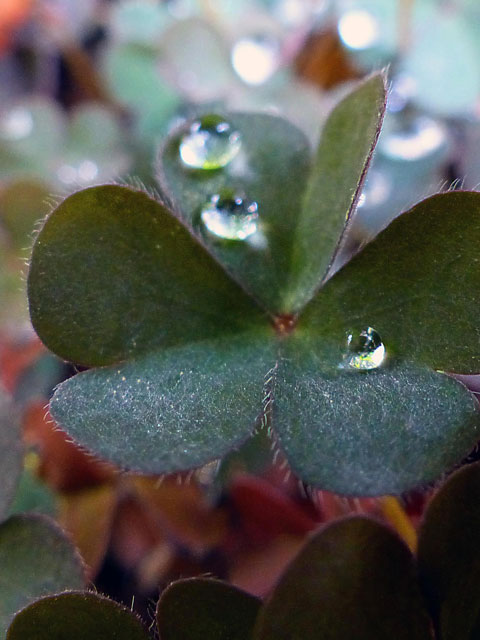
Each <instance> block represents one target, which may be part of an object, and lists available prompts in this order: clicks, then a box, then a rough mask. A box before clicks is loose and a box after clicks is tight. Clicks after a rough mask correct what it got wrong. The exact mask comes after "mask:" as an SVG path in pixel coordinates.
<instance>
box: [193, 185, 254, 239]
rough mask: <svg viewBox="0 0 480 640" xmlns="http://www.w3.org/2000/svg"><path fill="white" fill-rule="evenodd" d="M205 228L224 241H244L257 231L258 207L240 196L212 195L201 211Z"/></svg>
mask: <svg viewBox="0 0 480 640" xmlns="http://www.w3.org/2000/svg"><path fill="white" fill-rule="evenodd" d="M200 218H201V221H202V223H203V225H204V226H205V228H206V229H207V230H208V231H209V232H210V233H212V234H213V235H215V236H217V237H218V238H224V239H226V240H245V239H247V238H249V237H250V236H252V235H253V234H254V233H256V231H257V229H258V205H257V203H256V202H253V201H250V200H246V199H245V198H242V197H240V196H234V195H233V196H230V195H227V196H221V195H218V194H216V195H214V196H212V198H211V199H210V200H209V202H207V203H206V204H205V205H204V206H203V207H202V210H201V214H200Z"/></svg>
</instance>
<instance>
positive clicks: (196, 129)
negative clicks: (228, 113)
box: [179, 115, 241, 170]
mask: <svg viewBox="0 0 480 640" xmlns="http://www.w3.org/2000/svg"><path fill="white" fill-rule="evenodd" d="M240 147H241V138H240V133H239V132H238V131H235V130H234V129H233V128H232V126H231V125H230V124H229V123H228V122H226V121H225V120H224V119H223V118H221V117H220V116H217V115H209V116H204V117H203V118H200V119H199V120H195V122H193V124H191V125H190V129H189V130H188V131H187V132H186V133H185V134H184V135H183V136H182V139H181V141H180V147H179V153H180V158H181V159H182V162H183V163H184V164H185V165H186V166H187V167H189V168H191V169H206V170H213V169H221V168H222V167H225V166H226V165H227V164H228V163H229V162H231V161H232V160H233V158H234V157H235V156H236V155H237V153H238V152H239V151H240Z"/></svg>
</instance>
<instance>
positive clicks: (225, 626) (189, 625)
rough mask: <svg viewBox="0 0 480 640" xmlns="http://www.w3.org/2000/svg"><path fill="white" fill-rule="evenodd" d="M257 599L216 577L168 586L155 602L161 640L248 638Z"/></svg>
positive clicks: (181, 581)
mask: <svg viewBox="0 0 480 640" xmlns="http://www.w3.org/2000/svg"><path fill="white" fill-rule="evenodd" d="M260 605H261V602H260V600H258V598H255V597H254V596H251V595H250V594H248V593H245V592H244V591H241V590H240V589H237V588H236V587H232V586H231V585H229V584H226V583H224V582H220V581H219V580H211V579H203V578H194V579H190V580H180V581H178V582H174V583H173V584H172V585H170V586H169V587H168V588H167V589H166V590H165V591H164V592H163V594H162V597H161V598H160V600H159V602H158V608H157V623H158V629H159V631H160V637H161V638H162V640H204V639H206V638H208V640H249V639H250V638H251V637H252V632H253V626H254V624H255V619H256V617H257V613H258V610H259V608H260Z"/></svg>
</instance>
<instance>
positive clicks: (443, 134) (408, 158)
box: [379, 116, 448, 162]
mask: <svg viewBox="0 0 480 640" xmlns="http://www.w3.org/2000/svg"><path fill="white" fill-rule="evenodd" d="M387 124H388V123H387ZM392 125H393V126H390V127H386V128H385V129H384V133H383V135H382V136H381V139H380V141H379V150H380V152H381V153H382V154H383V155H384V156H387V157H388V158H391V159H392V160H400V161H404V162H415V161H419V160H424V159H426V158H429V157H433V156H436V155H439V154H442V153H443V152H444V151H445V149H446V147H447V145H448V133H447V130H446V128H445V126H444V125H443V124H442V123H441V122H440V121H438V120H434V119H433V118H429V117H428V116H418V117H415V118H412V119H410V118H407V119H405V120H401V119H400V120H399V121H398V122H395V123H392ZM388 129H390V130H388Z"/></svg>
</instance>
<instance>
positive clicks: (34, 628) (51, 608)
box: [7, 591, 149, 640]
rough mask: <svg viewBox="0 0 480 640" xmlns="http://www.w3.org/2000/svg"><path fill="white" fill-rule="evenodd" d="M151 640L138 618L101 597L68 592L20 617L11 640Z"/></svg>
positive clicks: (40, 602)
mask: <svg viewBox="0 0 480 640" xmlns="http://www.w3.org/2000/svg"><path fill="white" fill-rule="evenodd" d="M26 638H31V639H32V640H33V639H34V640H64V639H65V638H69V640H85V639H86V638H98V640H148V638H149V635H148V633H147V630H146V628H145V627H144V625H143V624H142V622H141V621H140V620H139V619H138V617H137V616H136V615H135V614H134V613H132V611H130V609H127V608H126V607H123V606H122V605H120V604H118V603H116V602H113V600H109V599H108V598H104V597H103V596H100V595H98V594H97V593H88V592H86V591H85V592H67V593H60V594H58V595H53V596H47V597H45V598H40V599H39V600H37V601H36V602H33V603H32V604H30V605H29V606H28V607H25V608H24V609H22V611H20V612H19V613H17V615H16V616H15V619H14V620H13V622H12V624H11V625H10V627H9V629H8V633H7V640H25V639H26Z"/></svg>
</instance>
